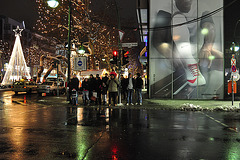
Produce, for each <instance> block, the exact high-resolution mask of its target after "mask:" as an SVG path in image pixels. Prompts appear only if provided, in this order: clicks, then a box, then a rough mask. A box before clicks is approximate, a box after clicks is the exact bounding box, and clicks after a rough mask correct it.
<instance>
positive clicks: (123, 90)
mask: <svg viewBox="0 0 240 160" xmlns="http://www.w3.org/2000/svg"><path fill="white" fill-rule="evenodd" d="M121 95H122V99H123V100H125V99H126V97H127V83H126V79H125V78H124V77H123V75H121Z"/></svg>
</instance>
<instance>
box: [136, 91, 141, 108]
mask: <svg viewBox="0 0 240 160" xmlns="http://www.w3.org/2000/svg"><path fill="white" fill-rule="evenodd" d="M136 96H137V98H136V99H137V103H136V104H138V103H140V97H139V89H138V88H136Z"/></svg>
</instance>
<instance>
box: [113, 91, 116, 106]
mask: <svg viewBox="0 0 240 160" xmlns="http://www.w3.org/2000/svg"><path fill="white" fill-rule="evenodd" d="M116 97H117V92H113V105H114V106H115V105H116Z"/></svg>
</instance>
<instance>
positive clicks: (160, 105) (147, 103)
mask: <svg viewBox="0 0 240 160" xmlns="http://www.w3.org/2000/svg"><path fill="white" fill-rule="evenodd" d="M78 99H79V105H78V106H77V107H93V108H98V107H100V106H97V105H90V106H84V105H83V102H82V98H81V96H79V97H78ZM37 103H39V104H44V105H51V106H56V107H57V106H59V107H60V106H62V107H70V106H72V105H71V104H69V102H68V101H67V98H66V96H63V95H62V96H59V97H57V96H46V97H41V98H40V99H39V100H38V101H37ZM125 104H126V103H125V101H124V102H123V105H120V106H116V107H115V106H112V107H110V108H122V109H127V108H130V109H156V110H157V109H160V110H182V111H224V112H240V107H239V104H240V101H235V102H234V106H232V102H231V101H223V100H159V99H144V100H143V105H141V106H140V105H133V106H131V105H130V106H126V105H125ZM101 107H107V106H103V105H102V106H101Z"/></svg>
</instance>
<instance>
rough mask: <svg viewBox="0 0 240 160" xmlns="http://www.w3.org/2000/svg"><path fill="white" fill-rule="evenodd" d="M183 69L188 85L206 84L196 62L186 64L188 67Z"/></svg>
mask: <svg viewBox="0 0 240 160" xmlns="http://www.w3.org/2000/svg"><path fill="white" fill-rule="evenodd" d="M185 71H186V75H187V82H188V84H189V85H190V86H197V85H198V86H202V85H205V84H206V80H205V78H204V77H203V75H202V74H201V72H200V71H199V68H198V66H197V64H188V68H187V69H186V70H185Z"/></svg>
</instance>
